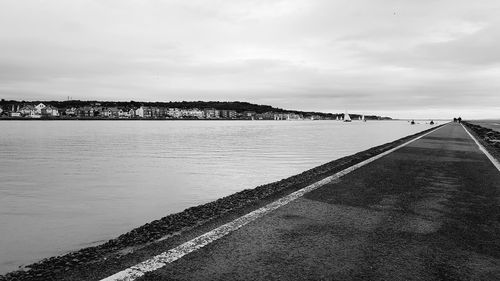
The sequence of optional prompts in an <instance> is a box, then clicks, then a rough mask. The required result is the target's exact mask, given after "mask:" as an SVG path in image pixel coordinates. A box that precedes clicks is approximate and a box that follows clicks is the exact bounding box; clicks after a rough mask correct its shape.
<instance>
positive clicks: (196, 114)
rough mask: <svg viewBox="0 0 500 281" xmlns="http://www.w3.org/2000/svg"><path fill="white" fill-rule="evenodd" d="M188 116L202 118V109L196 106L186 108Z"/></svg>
mask: <svg viewBox="0 0 500 281" xmlns="http://www.w3.org/2000/svg"><path fill="white" fill-rule="evenodd" d="M188 116H189V117H191V118H198V119H203V111H202V110H200V109H198V108H192V109H190V110H188Z"/></svg>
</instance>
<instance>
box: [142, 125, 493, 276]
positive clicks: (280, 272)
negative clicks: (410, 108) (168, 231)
mask: <svg viewBox="0 0 500 281" xmlns="http://www.w3.org/2000/svg"><path fill="white" fill-rule="evenodd" d="M499 199H500V172H499V171H498V170H497V169H496V168H495V167H494V166H493V165H492V163H491V162H490V161H489V160H488V159H487V157H486V156H485V155H484V154H483V153H482V152H481V151H480V150H479V149H478V147H477V145H476V144H475V142H474V141H473V140H472V139H471V138H470V136H469V135H468V134H467V133H466V132H465V130H464V128H463V127H462V126H461V125H459V124H456V123H451V124H448V125H446V126H444V127H442V128H440V129H439V130H437V131H435V132H433V133H431V134H429V135H427V136H425V137H423V138H422V139H420V140H417V141H415V142H413V143H411V144H410V145H408V146H406V147H403V148H401V149H399V150H397V151H395V152H393V153H391V154H389V155H387V156H385V157H383V158H381V159H379V160H376V161H374V162H372V163H370V164H368V165H366V166H364V167H361V168H360V169H358V170H355V171H353V172H351V173H350V174H348V175H346V176H344V177H342V178H341V179H340V180H339V181H337V182H334V183H331V184H327V185H325V186H323V187H320V188H319V189H317V190H314V191H312V192H310V193H308V194H306V195H305V196H304V197H302V198H299V199H297V200H296V201H294V202H292V203H290V204H288V205H286V206H284V207H282V208H280V209H278V210H276V211H274V212H272V213H271V214H269V215H267V216H265V217H262V218H260V219H257V220H256V221H253V222H251V223H250V224H248V225H246V226H244V227H242V228H240V229H238V230H236V231H234V232H232V233H230V234H229V235H227V236H225V237H223V238H221V239H219V240H217V241H215V242H213V243H212V244H209V245H207V246H205V247H204V248H201V249H199V250H197V251H195V252H193V253H190V254H188V255H186V256H184V257H182V258H181V259H179V260H177V261H175V262H173V263H171V264H168V265H166V266H165V267H163V268H161V269H158V270H156V271H154V272H151V273H148V274H146V276H144V277H142V278H140V279H138V280H500V200H499Z"/></svg>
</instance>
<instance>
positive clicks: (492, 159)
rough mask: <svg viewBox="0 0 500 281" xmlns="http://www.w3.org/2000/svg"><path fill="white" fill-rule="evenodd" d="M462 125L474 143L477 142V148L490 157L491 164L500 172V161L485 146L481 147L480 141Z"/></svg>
mask: <svg viewBox="0 0 500 281" xmlns="http://www.w3.org/2000/svg"><path fill="white" fill-rule="evenodd" d="M461 125H462V127H463V128H464V130H465V131H466V132H467V134H469V136H470V137H471V138H472V139H473V140H474V142H476V144H477V146H478V147H479V150H481V151H482V152H483V153H484V154H485V155H486V157H488V159H490V161H491V163H493V166H495V168H497V170H498V171H499V172H500V163H498V160H497V159H496V158H495V157H493V156H492V155H491V154H490V153H489V152H488V150H486V148H484V146H483V145H481V144H480V143H479V141H478V140H477V139H476V138H475V137H474V136H473V135H472V134H471V133H470V132H469V130H467V128H465V126H464V125H463V124H461Z"/></svg>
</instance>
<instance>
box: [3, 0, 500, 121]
mask: <svg viewBox="0 0 500 281" xmlns="http://www.w3.org/2000/svg"><path fill="white" fill-rule="evenodd" d="M498 15H500V1H498V0H481V1H470V0H465V1H464V0H418V1H414V0H411V1H410V0H377V1H373V0H365V1H360V0H287V1H282V0H247V1H243V0H227V1H223V0H164V1H159V0H96V1H91V0H68V1H56V0H54V1H50V0H45V1H44V0H38V1H34V0H23V1H19V0H0V98H4V99H16V100H66V99H68V97H71V98H72V99H80V100H116V101H128V100H135V101H181V100H206V101H207V100H219V101H248V102H252V103H258V104H269V105H272V106H276V107H281V108H286V109H295V110H305V111H322V112H344V111H348V112H350V113H365V114H378V115H384V116H391V117H393V118H452V117H455V116H459V115H460V116H462V117H463V118H466V119H476V118H500V94H499V90H500V79H499V78H500V17H499V16H498Z"/></svg>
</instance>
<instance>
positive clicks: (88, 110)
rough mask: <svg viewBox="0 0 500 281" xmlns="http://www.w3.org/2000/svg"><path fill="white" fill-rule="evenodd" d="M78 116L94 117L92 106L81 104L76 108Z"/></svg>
mask: <svg viewBox="0 0 500 281" xmlns="http://www.w3.org/2000/svg"><path fill="white" fill-rule="evenodd" d="M76 115H77V116H78V117H94V108H93V107H92V106H82V107H79V108H78V109H77V110H76Z"/></svg>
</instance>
